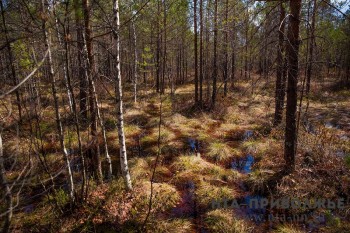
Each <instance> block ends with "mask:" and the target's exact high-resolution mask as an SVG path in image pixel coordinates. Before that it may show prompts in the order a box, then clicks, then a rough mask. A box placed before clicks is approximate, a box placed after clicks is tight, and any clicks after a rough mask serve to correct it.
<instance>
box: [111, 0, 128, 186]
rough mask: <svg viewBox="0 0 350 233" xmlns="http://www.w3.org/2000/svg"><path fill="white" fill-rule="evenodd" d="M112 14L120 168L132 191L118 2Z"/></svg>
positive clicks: (114, 5)
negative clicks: (121, 68) (123, 92)
mask: <svg viewBox="0 0 350 233" xmlns="http://www.w3.org/2000/svg"><path fill="white" fill-rule="evenodd" d="M113 14H114V30H113V35H114V39H115V41H116V43H117V44H116V72H117V76H116V80H115V82H116V85H115V88H116V90H115V92H116V105H117V118H118V123H117V127H118V138H119V147H120V166H121V171H122V175H123V178H124V180H125V184H126V187H127V189H128V190H132V184H131V177H130V172H129V167H128V160H127V155H126V145H125V134H124V116H123V99H122V97H123V94H122V80H121V72H120V40H119V27H120V22H119V1H118V0H114V2H113Z"/></svg>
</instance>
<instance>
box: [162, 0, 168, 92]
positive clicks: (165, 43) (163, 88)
mask: <svg viewBox="0 0 350 233" xmlns="http://www.w3.org/2000/svg"><path fill="white" fill-rule="evenodd" d="M166 11H167V9H166V0H163V33H164V35H163V63H162V65H163V67H162V85H161V87H162V88H161V92H162V94H164V92H165V76H166V74H167V68H168V67H167V28H166V27H167V12H166Z"/></svg>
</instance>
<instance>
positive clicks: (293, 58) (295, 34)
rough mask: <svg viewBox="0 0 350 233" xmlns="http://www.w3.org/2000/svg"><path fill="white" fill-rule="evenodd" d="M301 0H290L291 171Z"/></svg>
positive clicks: (287, 150)
mask: <svg viewBox="0 0 350 233" xmlns="http://www.w3.org/2000/svg"><path fill="white" fill-rule="evenodd" d="M300 8H301V0H293V1H292V0H290V11H291V16H290V21H289V22H290V24H289V27H288V34H287V36H288V43H287V53H288V87H287V110H286V129H285V144H284V159H285V162H286V164H285V166H286V167H285V171H286V172H287V173H291V172H293V171H294V169H295V154H296V150H297V131H296V129H297V126H296V112H297V100H298V98H297V97H298V93H297V84H298V73H299V66H298V62H299V54H298V53H299V24H300V20H299V17H300Z"/></svg>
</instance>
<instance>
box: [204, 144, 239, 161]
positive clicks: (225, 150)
mask: <svg viewBox="0 0 350 233" xmlns="http://www.w3.org/2000/svg"><path fill="white" fill-rule="evenodd" d="M238 155H239V151H237V150H234V149H232V148H231V147H229V146H228V145H227V144H226V143H222V142H213V143H210V144H209V146H208V153H207V154H206V156H207V157H208V158H209V159H210V160H212V161H215V162H216V163H224V162H228V161H230V160H232V158H233V157H235V156H238Z"/></svg>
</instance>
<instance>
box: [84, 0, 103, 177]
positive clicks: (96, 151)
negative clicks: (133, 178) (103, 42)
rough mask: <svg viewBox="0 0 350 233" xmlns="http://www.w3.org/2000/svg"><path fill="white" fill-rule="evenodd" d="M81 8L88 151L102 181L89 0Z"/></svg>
mask: <svg viewBox="0 0 350 233" xmlns="http://www.w3.org/2000/svg"><path fill="white" fill-rule="evenodd" d="M82 3H83V9H84V28H85V33H84V34H83V36H84V40H83V41H84V51H85V53H84V54H85V56H84V57H85V64H86V65H85V68H86V69H85V70H86V76H87V77H88V84H89V108H90V118H91V119H90V121H91V122H90V131H91V136H92V141H91V145H90V148H89V152H90V153H91V157H92V159H93V164H92V165H93V168H94V173H95V176H96V178H97V180H98V182H102V165H101V159H100V148H99V144H98V132H97V123H98V122H97V117H98V116H97V114H98V113H97V107H98V106H97V96H96V95H97V94H96V91H95V84H94V74H95V72H94V70H95V69H94V64H95V61H94V56H93V51H92V40H91V25H90V21H91V20H90V3H89V0H83V2H82Z"/></svg>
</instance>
